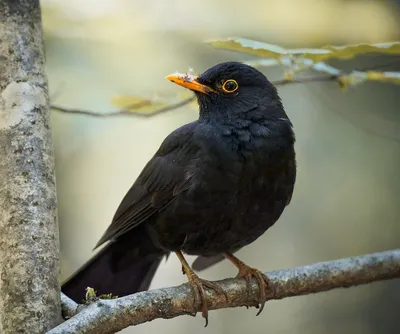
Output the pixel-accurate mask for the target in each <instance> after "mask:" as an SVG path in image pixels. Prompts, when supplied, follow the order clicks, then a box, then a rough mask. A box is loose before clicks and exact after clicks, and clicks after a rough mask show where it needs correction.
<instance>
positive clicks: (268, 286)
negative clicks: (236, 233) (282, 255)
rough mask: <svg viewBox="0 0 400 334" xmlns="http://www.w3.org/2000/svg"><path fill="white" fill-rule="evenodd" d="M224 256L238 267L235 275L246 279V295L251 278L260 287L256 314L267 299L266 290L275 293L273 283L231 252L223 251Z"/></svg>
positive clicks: (248, 292) (248, 291) (262, 308)
mask: <svg viewBox="0 0 400 334" xmlns="http://www.w3.org/2000/svg"><path fill="white" fill-rule="evenodd" d="M224 256H225V257H226V258H227V259H228V260H229V261H231V262H232V263H233V264H234V265H235V266H236V267H237V268H238V269H239V273H238V274H237V276H236V277H238V278H244V279H246V285H247V297H249V296H250V293H251V279H252V278H253V277H254V278H255V279H256V280H257V283H258V287H259V289H260V297H259V300H258V302H259V308H260V310H259V311H258V312H257V315H259V314H260V313H261V312H262V311H263V310H264V306H265V302H266V301H267V291H268V292H269V293H270V294H271V295H273V296H274V295H275V287H274V285H273V283H272V282H271V280H270V279H269V278H268V277H267V276H266V275H264V274H263V273H262V272H261V271H260V270H258V269H255V268H251V267H249V266H248V265H247V264H245V263H244V262H242V261H241V260H239V259H238V258H237V257H236V256H234V255H233V254H232V253H225V254H224Z"/></svg>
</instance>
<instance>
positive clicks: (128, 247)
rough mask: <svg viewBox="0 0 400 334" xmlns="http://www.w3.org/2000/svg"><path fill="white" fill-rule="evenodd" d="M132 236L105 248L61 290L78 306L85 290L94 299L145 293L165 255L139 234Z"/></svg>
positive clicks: (63, 285) (64, 284) (65, 283)
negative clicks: (92, 295)
mask: <svg viewBox="0 0 400 334" xmlns="http://www.w3.org/2000/svg"><path fill="white" fill-rule="evenodd" d="M129 234H131V233H129ZM135 234H136V236H135V235H133V238H129V237H130V236H129V235H128V236H125V237H124V238H122V239H119V240H117V241H115V242H112V243H110V244H108V245H107V246H106V247H104V248H103V249H102V250H101V251H99V252H98V253H97V254H96V255H95V256H94V257H93V258H92V259H90V260H89V261H88V262H87V263H86V264H84V265H83V266H82V267H81V268H80V269H78V271H77V272H75V273H74V274H73V275H72V276H71V277H70V278H69V279H68V280H67V281H66V282H64V283H63V284H62V287H61V291H62V292H64V293H65V294H66V295H67V296H68V297H69V298H71V299H73V300H74V301H76V302H77V303H81V302H82V301H83V300H84V298H85V293H86V288H87V287H91V288H93V289H94V290H95V291H96V294H97V296H99V295H102V294H109V293H112V295H113V296H118V297H122V296H126V295H129V294H133V293H136V292H139V291H145V290H147V289H148V288H149V286H150V283H151V281H152V279H153V277H154V275H155V273H156V270H157V268H158V266H159V264H160V262H161V260H162V259H163V257H164V256H166V255H167V254H166V253H164V252H163V251H161V250H160V249H157V248H156V247H155V246H154V244H153V243H152V242H151V240H149V238H148V237H146V236H145V235H143V234H142V233H135ZM131 236H132V235H131Z"/></svg>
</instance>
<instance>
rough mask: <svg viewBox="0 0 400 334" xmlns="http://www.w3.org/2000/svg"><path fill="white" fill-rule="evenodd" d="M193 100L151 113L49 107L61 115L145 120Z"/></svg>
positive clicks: (189, 98) (136, 106)
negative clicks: (131, 117) (129, 117)
mask: <svg viewBox="0 0 400 334" xmlns="http://www.w3.org/2000/svg"><path fill="white" fill-rule="evenodd" d="M194 98H195V96H191V97H188V98H187V99H184V100H182V101H179V102H176V103H172V104H170V105H168V106H166V107H162V108H160V109H157V110H155V111H153V112H151V113H139V112H131V111H129V110H119V111H109V112H105V113H99V112H96V111H90V110H82V109H70V108H65V107H60V106H56V105H51V109H53V110H55V111H59V112H62V113H68V114H78V115H86V116H93V117H115V116H134V117H142V118H147V117H151V116H155V115H158V114H161V113H164V112H167V111H170V110H174V109H178V108H180V107H183V106H184V105H186V104H189V103H190V102H192V101H193V100H194ZM140 107H141V106H140V105H134V106H132V107H131V108H132V109H138V108H140Z"/></svg>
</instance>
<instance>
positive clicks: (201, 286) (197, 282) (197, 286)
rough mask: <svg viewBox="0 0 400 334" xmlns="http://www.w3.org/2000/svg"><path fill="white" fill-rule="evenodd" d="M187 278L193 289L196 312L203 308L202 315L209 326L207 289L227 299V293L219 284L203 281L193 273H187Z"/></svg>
mask: <svg viewBox="0 0 400 334" xmlns="http://www.w3.org/2000/svg"><path fill="white" fill-rule="evenodd" d="M186 276H187V278H188V280H189V284H190V286H191V287H192V289H193V293H194V306H195V309H196V310H199V309H200V308H201V314H202V316H203V318H204V319H206V325H205V327H207V325H208V306H207V299H206V294H205V288H209V289H211V290H214V291H215V292H216V293H218V294H221V295H224V296H225V298H226V299H228V296H227V294H226V292H225V291H224V290H223V289H222V288H221V287H220V286H218V285H217V284H215V283H212V282H210V281H207V280H205V279H201V278H200V277H199V276H197V275H196V274H195V273H194V272H193V271H190V272H189V273H186Z"/></svg>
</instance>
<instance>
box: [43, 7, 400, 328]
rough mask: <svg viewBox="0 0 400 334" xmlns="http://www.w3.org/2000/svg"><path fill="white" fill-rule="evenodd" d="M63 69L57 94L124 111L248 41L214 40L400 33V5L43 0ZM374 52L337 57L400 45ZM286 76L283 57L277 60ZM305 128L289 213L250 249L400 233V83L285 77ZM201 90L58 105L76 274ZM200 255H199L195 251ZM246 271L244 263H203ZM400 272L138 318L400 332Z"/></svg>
mask: <svg viewBox="0 0 400 334" xmlns="http://www.w3.org/2000/svg"><path fill="white" fill-rule="evenodd" d="M41 3H42V9H43V24H44V31H45V43H46V53H47V71H48V76H49V84H50V94H51V96H53V97H54V100H53V101H52V102H53V103H55V104H57V105H62V106H64V107H70V108H81V109H89V110H93V111H97V112H105V111H112V110H114V109H115V106H113V105H112V104H111V100H112V98H113V97H115V96H118V95H135V96H143V97H148V98H151V97H153V96H154V95H155V94H161V95H162V96H176V95H177V94H179V93H181V92H182V88H179V87H178V86H176V85H172V84H171V83H170V82H168V81H166V80H165V79H164V77H165V75H167V74H169V73H172V72H174V71H180V72H185V71H187V70H188V69H189V68H193V69H194V72H196V73H201V72H202V71H204V70H205V69H207V68H209V67H210V66H212V65H214V64H216V63H218V62H222V61H228V60H239V61H240V60H248V59H252V58H250V57H248V56H246V57H245V56H243V55H240V54H235V53H231V52H224V51H218V50H215V49H213V48H212V47H211V46H209V45H207V44H205V43H204V41H205V40H207V39H216V38H221V37H233V36H238V37H246V38H253V39H257V40H260V41H264V42H268V43H276V44H279V45H281V46H285V47H306V46H308V47H310V46H314V47H315V46H322V45H325V44H337V45H339V44H348V43H361V42H367V43H372V42H384V41H389V40H396V39H397V40H399V38H400V29H399V26H400V5H399V3H398V2H395V1H372V0H347V1H345V0H324V1H320V0H302V1H299V0H286V1H283V0H280V1H278V0H247V1H239V0H214V1H212V0H203V1H185V0H169V1H163V0H147V1H145V0H86V1H81V0H69V1H64V0H42V1H41ZM388 59H389V58H387V57H382V56H376V55H374V56H365V57H359V58H357V59H354V60H351V61H346V62H345V61H336V62H334V63H333V64H334V65H335V66H338V67H341V68H346V69H354V68H364V69H365V68H367V67H368V66H376V65H379V66H380V65H382V69H383V68H384V65H385V64H386V63H388V64H390V66H386V67H385V70H400V60H399V61H398V62H397V63H396V62H393V58H391V59H390V61H389V60H388ZM263 71H264V73H265V74H266V75H267V76H268V77H269V78H270V79H271V80H277V79H281V78H282V75H283V71H282V69H280V68H273V69H271V68H266V69H263ZM279 92H280V94H281V96H282V99H283V102H284V105H285V108H286V110H287V113H288V115H289V117H290V118H291V119H292V121H293V123H294V127H295V132H296V135H297V144H296V150H297V154H298V166H299V167H298V180H297V184H296V187H295V193H294V197H293V200H292V203H291V205H290V206H289V207H288V208H287V210H286V211H285V212H284V214H283V216H282V217H281V219H280V221H279V223H278V224H276V225H275V226H274V227H272V228H271V229H270V230H269V231H268V232H267V233H266V234H265V235H264V236H263V237H261V238H260V239H258V240H257V241H256V242H255V243H253V244H252V245H250V246H248V247H247V248H245V249H243V250H241V251H240V252H239V253H238V256H239V257H240V258H241V259H242V260H244V261H245V262H247V263H248V264H250V265H252V266H254V267H257V268H261V269H263V270H265V271H270V270H274V269H281V268H288V267H293V266H299V265H305V264H309V263H313V262H317V261H326V260H333V259H337V258H341V257H348V256H354V255H361V254H364V253H370V252H377V251H383V250H389V249H392V248H399V247H400V224H399V218H400V205H399V204H400V195H399V189H400V176H399V175H400V174H399V169H400V113H399V105H400V86H395V85H391V84H383V83H366V84H363V85H360V86H358V87H356V88H354V89H350V90H348V91H346V92H343V91H341V90H340V89H339V88H338V86H337V84H335V83H334V82H325V83H321V82H319V83H318V82H316V83H307V84H290V85H286V86H282V87H280V88H279ZM196 118H197V111H196V109H195V108H193V106H186V107H184V108H180V109H177V110H174V111H170V112H168V113H164V114H161V115H158V116H155V117H152V118H135V117H115V118H94V117H90V116H81V115H72V114H60V113H58V112H56V111H52V126H53V139H54V145H55V154H56V167H57V171H56V172H57V187H58V202H59V224H60V233H61V260H62V263H61V264H62V268H61V269H62V277H61V278H62V279H65V278H67V277H68V276H69V275H71V274H72V273H73V272H74V271H75V270H76V269H77V268H78V267H79V266H80V265H82V264H83V263H84V262H85V261H87V260H88V259H89V258H90V257H91V256H92V255H93V253H92V249H93V247H94V245H95V243H96V242H97V241H98V239H99V238H100V236H101V235H102V234H103V232H104V230H105V229H106V228H107V226H108V225H109V223H110V221H111V219H112V216H113V214H114V212H115V210H116V208H117V206H118V204H119V203H120V201H121V199H122V197H123V196H124V195H125V193H126V191H127V190H128V189H129V188H130V186H131V185H132V183H133V182H134V180H135V179H136V177H137V176H138V174H139V173H140V171H141V170H142V168H143V167H144V165H145V164H146V162H147V161H148V160H149V159H150V158H151V156H152V155H153V154H154V153H155V151H156V150H157V149H158V147H159V145H160V143H161V141H162V140H163V139H164V138H165V137H166V136H167V135H168V134H169V133H170V132H171V131H173V130H174V129H175V128H177V127H178V126H180V125H182V124H184V123H187V122H190V121H192V120H195V119H196ZM189 259H190V261H192V260H193V259H192V258H189ZM233 275H236V269H235V268H234V267H233V266H232V265H231V264H229V263H226V262H222V263H220V264H219V265H217V266H215V267H213V268H210V269H208V270H207V271H205V272H203V273H201V276H202V277H204V278H207V279H212V280H216V279H222V278H225V277H230V276H233ZM183 282H185V277H184V276H183V275H182V273H181V268H180V265H179V262H178V260H177V259H176V258H175V257H174V256H171V257H170V258H169V259H168V261H167V262H166V263H165V262H164V263H162V265H161V266H160V268H159V270H158V272H157V274H156V277H155V279H154V281H153V284H152V286H151V288H160V287H166V286H175V285H178V284H181V283H183ZM399 310H400V282H398V281H391V282H380V283H374V284H371V285H368V286H362V287H356V288H351V289H343V290H335V291H331V292H325V293H320V294H316V295H309V296H302V297H295V298H289V299H285V300H282V301H271V302H268V303H267V305H266V308H265V311H264V312H263V314H262V315H261V316H259V317H257V318H256V317H255V314H256V310H255V309H249V310H246V309H245V308H240V309H239V308H238V309H228V310H219V311H213V312H211V314H210V325H209V326H208V327H207V328H203V326H204V322H203V320H202V318H201V316H200V315H198V316H197V317H196V318H192V317H179V318H176V319H171V320H157V321H154V322H151V323H147V324H144V325H141V326H138V327H136V328H128V329H126V330H124V331H123V332H124V333H136V334H140V333H156V332H158V331H159V332H161V333H166V334H168V333H178V334H180V333H188V332H191V333H210V334H211V333H220V334H239V333H248V334H258V333H288V334H289V333H290V334H291V333H307V334H314V333H315V334H317V333H318V334H320V333H321V334H333V333H353V334H358V333H362V334H372V333H380V334H386V333H387V334H392V333H400V318H399V312H400V311H399Z"/></svg>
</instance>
